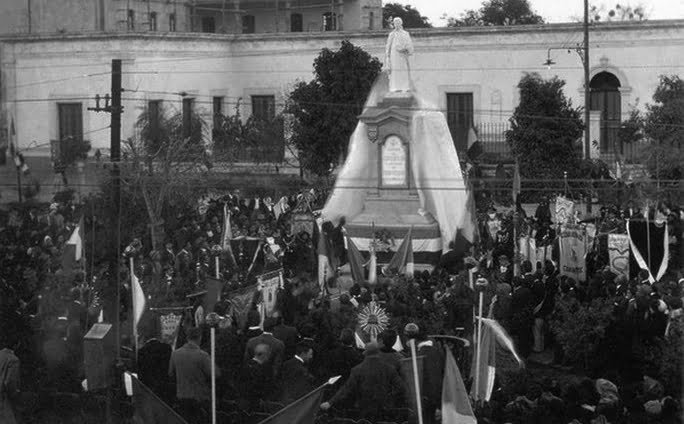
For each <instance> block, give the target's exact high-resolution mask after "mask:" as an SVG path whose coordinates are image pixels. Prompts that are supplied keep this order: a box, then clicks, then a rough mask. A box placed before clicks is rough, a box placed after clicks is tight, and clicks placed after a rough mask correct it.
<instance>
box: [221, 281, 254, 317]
mask: <svg viewBox="0 0 684 424" xmlns="http://www.w3.org/2000/svg"><path fill="white" fill-rule="evenodd" d="M257 291H258V285H257V284H253V285H251V286H248V287H243V288H241V289H238V290H235V291H232V292H230V293H228V294H227V295H226V298H227V299H228V303H230V312H229V314H230V316H231V317H233V322H237V323H238V324H239V325H240V328H243V327H244V326H245V324H246V323H247V312H249V306H250V305H251V303H252V302H253V301H254V296H255V294H256V293H257Z"/></svg>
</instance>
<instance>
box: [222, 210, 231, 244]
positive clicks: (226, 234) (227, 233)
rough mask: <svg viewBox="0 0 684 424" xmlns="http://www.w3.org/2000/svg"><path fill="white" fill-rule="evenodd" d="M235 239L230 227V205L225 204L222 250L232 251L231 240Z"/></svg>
mask: <svg viewBox="0 0 684 424" xmlns="http://www.w3.org/2000/svg"><path fill="white" fill-rule="evenodd" d="M232 238H233V229H232V228H231V226H230V209H228V203H224V204H223V234H221V248H222V249H223V250H230V239H232Z"/></svg>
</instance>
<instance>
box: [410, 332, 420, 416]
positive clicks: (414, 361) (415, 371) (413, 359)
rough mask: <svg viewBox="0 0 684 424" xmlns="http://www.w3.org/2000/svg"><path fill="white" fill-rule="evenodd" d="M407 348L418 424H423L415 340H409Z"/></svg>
mask: <svg viewBox="0 0 684 424" xmlns="http://www.w3.org/2000/svg"><path fill="white" fill-rule="evenodd" d="M409 346H410V347H411V367H412V368H413V384H414V386H415V387H416V408H418V424H423V405H422V404H421V402H420V398H421V397H420V380H419V378H418V359H417V357H416V354H417V353H416V339H409Z"/></svg>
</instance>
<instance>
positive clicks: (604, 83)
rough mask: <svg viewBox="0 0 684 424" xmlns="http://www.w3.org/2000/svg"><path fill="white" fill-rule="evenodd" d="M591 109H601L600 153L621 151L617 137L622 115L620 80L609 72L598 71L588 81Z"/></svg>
mask: <svg viewBox="0 0 684 424" xmlns="http://www.w3.org/2000/svg"><path fill="white" fill-rule="evenodd" d="M589 88H590V93H591V94H590V97H589V99H590V105H591V110H598V111H601V112H602V113H601V140H600V146H601V153H620V154H622V153H623V146H622V144H621V143H620V140H619V139H618V131H619V129H620V121H621V116H622V105H621V103H622V99H621V97H620V80H619V79H618V78H617V77H616V76H615V75H613V74H611V73H610V72H605V71H604V72H599V73H598V74H596V75H595V76H594V77H593V78H592V79H591V82H590V83H589Z"/></svg>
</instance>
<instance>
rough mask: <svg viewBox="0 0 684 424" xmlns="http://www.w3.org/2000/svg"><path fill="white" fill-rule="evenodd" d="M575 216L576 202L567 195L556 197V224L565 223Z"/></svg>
mask: <svg viewBox="0 0 684 424" xmlns="http://www.w3.org/2000/svg"><path fill="white" fill-rule="evenodd" d="M574 216H575V203H574V202H573V201H572V200H569V199H566V198H565V197H562V196H558V197H557V198H556V224H559V225H560V224H565V223H566V222H568V221H569V220H570V219H571V218H572V217H574Z"/></svg>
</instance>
